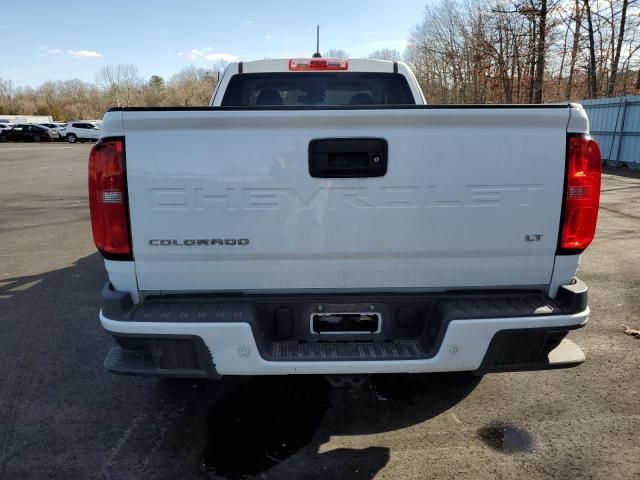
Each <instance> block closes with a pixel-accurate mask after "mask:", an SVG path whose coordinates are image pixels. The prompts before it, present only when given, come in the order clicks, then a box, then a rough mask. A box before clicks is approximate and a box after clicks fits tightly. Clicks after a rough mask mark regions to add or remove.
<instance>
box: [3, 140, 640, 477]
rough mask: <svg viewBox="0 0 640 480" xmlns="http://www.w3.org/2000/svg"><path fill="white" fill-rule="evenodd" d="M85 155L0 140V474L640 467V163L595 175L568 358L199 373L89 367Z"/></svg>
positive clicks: (99, 346) (92, 333) (92, 342)
mask: <svg viewBox="0 0 640 480" xmlns="http://www.w3.org/2000/svg"><path fill="white" fill-rule="evenodd" d="M89 149H90V145H86V144H85V145H68V144H64V143H61V144H47V145H42V144H12V143H10V144H1V145H0V327H1V330H0V479H29V478H38V479H40V478H52V479H76V478H77V479H108V478H112V479H140V478H149V479H177V478H180V479H189V478H218V476H220V475H221V476H224V477H225V478H243V476H253V475H258V478H265V479H282V478H305V479H309V478H317V479H321V478H322V479H324V478H327V479H340V478H349V479H369V478H374V477H375V478H386V479H431V478H434V479H435V478H438V479H442V478H456V479H465V478H468V479H474V478H487V479H489V478H607V479H622V478H639V477H640V441H639V438H640V411H639V406H640V400H639V398H640V397H639V394H640V391H639V390H640V389H639V386H640V375H639V372H640V369H639V367H640V362H639V360H638V358H639V355H640V340H636V339H634V338H633V337H630V336H627V335H624V334H623V333H622V328H621V324H628V325H632V326H635V327H640V314H639V311H640V175H634V174H633V172H629V171H628V170H621V171H618V172H616V173H615V174H612V173H611V172H609V173H607V174H605V175H604V180H603V193H602V207H601V212H600V220H599V226H598V233H597V237H596V241H595V243H594V245H592V247H591V248H590V249H589V250H588V251H587V253H586V254H585V255H584V256H583V259H582V264H581V268H580V272H579V275H580V277H581V278H582V279H583V280H585V282H586V283H587V284H588V286H589V288H590V291H589V296H590V306H591V309H592V315H591V319H590V323H589V325H588V326H587V327H586V328H584V329H581V330H578V331H576V332H574V333H572V336H571V337H570V338H572V339H573V340H574V341H576V343H578V344H579V345H580V346H581V347H582V348H583V350H584V351H585V353H586V356H587V361H586V363H585V364H583V365H582V366H580V367H579V368H576V369H568V370H556V371H549V372H533V373H513V374H494V375H487V376H485V377H484V378H482V379H481V380H480V379H477V378H474V377H471V376H467V375H460V374H457V375H413V376H409V375H407V376H396V377H389V376H376V377H373V378H370V379H369V380H367V381H366V382H365V383H364V384H363V385H361V386H359V387H351V388H339V389H338V388H330V387H329V386H328V383H326V382H325V381H324V379H322V378H308V377H283V378H275V379H274V378H250V379H238V378H225V379H224V380H223V381H221V382H217V383H208V382H190V381H166V380H157V379H146V378H137V377H118V376H114V375H111V374H108V373H106V372H105V371H104V370H103V367H102V361H103V359H104V356H105V354H106V353H107V351H108V350H109V349H110V348H111V346H112V341H111V339H110V338H109V337H108V336H107V335H105V334H104V333H103V332H102V331H101V328H100V325H99V323H98V320H97V313H98V306H99V303H100V295H99V292H100V288H101V287H102V285H103V284H104V282H105V281H106V276H105V272H104V268H103V265H102V260H101V258H100V256H99V255H98V254H96V253H95V250H94V247H93V242H92V239H91V231H90V224H89V212H88V205H87V199H86V163H87V157H88V153H89Z"/></svg>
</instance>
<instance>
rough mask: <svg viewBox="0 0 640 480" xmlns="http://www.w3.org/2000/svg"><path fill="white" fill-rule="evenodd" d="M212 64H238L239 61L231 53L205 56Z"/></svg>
mask: <svg viewBox="0 0 640 480" xmlns="http://www.w3.org/2000/svg"><path fill="white" fill-rule="evenodd" d="M204 58H205V59H206V60H209V61H210V62H237V61H238V60H239V59H238V57H236V56H235V55H231V54H230V53H209V54H207V55H205V56H204Z"/></svg>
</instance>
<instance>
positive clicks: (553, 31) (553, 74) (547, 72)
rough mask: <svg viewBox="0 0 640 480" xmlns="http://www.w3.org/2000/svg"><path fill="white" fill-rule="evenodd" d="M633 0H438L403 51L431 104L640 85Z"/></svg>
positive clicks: (639, 39)
mask: <svg viewBox="0 0 640 480" xmlns="http://www.w3.org/2000/svg"><path fill="white" fill-rule="evenodd" d="M639 26H640V9H639V8H638V0H461V1H455V0H441V1H440V2H439V3H438V4H436V5H435V6H433V7H430V6H429V7H427V8H426V9H425V12H424V18H423V20H422V22H420V24H418V25H417V26H416V27H415V28H414V30H413V31H412V32H411V35H410V39H409V42H408V47H407V49H406V52H405V53H404V57H405V60H407V61H408V62H409V63H410V64H411V65H412V66H413V68H414V71H415V73H416V76H417V78H418V81H419V82H420V84H421V86H422V87H423V89H424V91H425V95H426V97H427V99H428V100H429V101H430V102H432V103H542V102H555V101H564V100H575V99H584V98H596V97H602V96H617V95H626V94H631V93H638V92H639V91H640V55H639V52H638V50H640V31H639Z"/></svg>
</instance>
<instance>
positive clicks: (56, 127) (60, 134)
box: [38, 123, 64, 141]
mask: <svg viewBox="0 0 640 480" xmlns="http://www.w3.org/2000/svg"><path fill="white" fill-rule="evenodd" d="M38 125H42V126H43V127H47V128H48V129H50V130H51V131H52V132H53V133H54V138H55V140H58V141H61V140H63V139H64V131H63V130H61V129H60V124H58V123H39V124H38Z"/></svg>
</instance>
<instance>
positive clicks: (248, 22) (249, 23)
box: [242, 20, 256, 25]
mask: <svg viewBox="0 0 640 480" xmlns="http://www.w3.org/2000/svg"><path fill="white" fill-rule="evenodd" d="M242 23H244V24H245V25H252V24H254V23H256V22H254V21H253V20H245V21H244V22H242Z"/></svg>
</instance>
